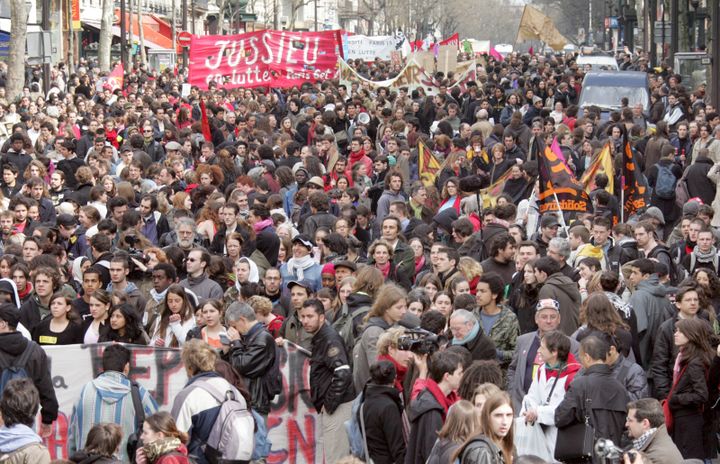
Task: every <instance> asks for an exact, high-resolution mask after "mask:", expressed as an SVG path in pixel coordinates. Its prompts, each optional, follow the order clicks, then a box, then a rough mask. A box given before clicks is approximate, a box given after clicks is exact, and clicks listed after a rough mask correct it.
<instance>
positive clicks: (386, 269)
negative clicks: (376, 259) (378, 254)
mask: <svg viewBox="0 0 720 464" xmlns="http://www.w3.org/2000/svg"><path fill="white" fill-rule="evenodd" d="M375 267H376V268H378V269H379V270H380V272H382V273H383V277H385V278H386V279H387V278H388V277H389V276H390V261H388V262H387V263H385V264H378V263H375Z"/></svg>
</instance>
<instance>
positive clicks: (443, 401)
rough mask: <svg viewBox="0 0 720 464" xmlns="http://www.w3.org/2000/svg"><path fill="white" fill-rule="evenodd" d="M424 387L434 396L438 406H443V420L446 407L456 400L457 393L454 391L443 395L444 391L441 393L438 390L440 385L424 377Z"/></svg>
mask: <svg viewBox="0 0 720 464" xmlns="http://www.w3.org/2000/svg"><path fill="white" fill-rule="evenodd" d="M425 388H426V389H427V391H429V392H430V393H432V396H434V397H435V399H436V400H437V402H438V403H440V406H442V408H443V414H442V418H443V422H445V417H446V416H447V412H448V409H450V406H452V405H453V403H455V402H456V401H457V394H456V393H455V392H452V393H450V394H449V395H448V396H445V393H443V391H442V390H440V386H438V384H437V383H436V382H435V381H434V380H432V379H425Z"/></svg>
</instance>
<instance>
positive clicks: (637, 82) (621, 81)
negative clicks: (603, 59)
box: [583, 71, 648, 87]
mask: <svg viewBox="0 0 720 464" xmlns="http://www.w3.org/2000/svg"><path fill="white" fill-rule="evenodd" d="M647 79H648V76H647V73H644V72H641V71H592V72H589V73H587V74H585V77H584V78H583V86H585V85H603V84H606V83H610V84H612V85H618V86H623V85H626V86H631V87H644V86H647Z"/></svg>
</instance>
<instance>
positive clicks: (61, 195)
mask: <svg viewBox="0 0 720 464" xmlns="http://www.w3.org/2000/svg"><path fill="white" fill-rule="evenodd" d="M49 192H50V199H51V200H52V202H53V206H55V207H57V206H58V205H59V204H60V203H62V202H63V200H64V199H65V197H66V196H67V194H68V193H70V190H68V188H67V187H65V173H64V172H62V171H55V172H53V173H52V175H51V176H50V190H49Z"/></svg>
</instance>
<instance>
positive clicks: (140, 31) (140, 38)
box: [137, 0, 147, 64]
mask: <svg viewBox="0 0 720 464" xmlns="http://www.w3.org/2000/svg"><path fill="white" fill-rule="evenodd" d="M137 7H138V8H137V18H138V51H139V52H140V64H146V63H147V57H146V55H145V33H144V32H143V0H137Z"/></svg>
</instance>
